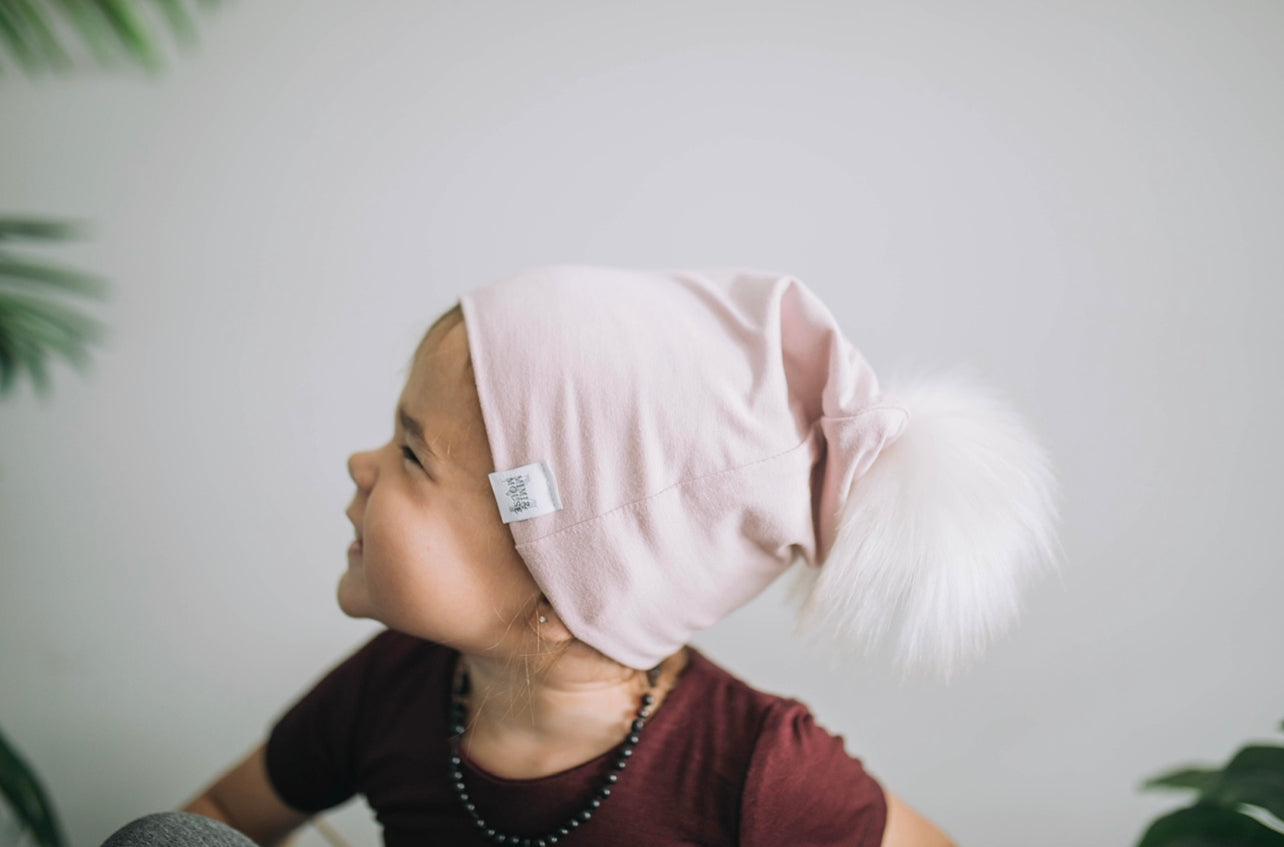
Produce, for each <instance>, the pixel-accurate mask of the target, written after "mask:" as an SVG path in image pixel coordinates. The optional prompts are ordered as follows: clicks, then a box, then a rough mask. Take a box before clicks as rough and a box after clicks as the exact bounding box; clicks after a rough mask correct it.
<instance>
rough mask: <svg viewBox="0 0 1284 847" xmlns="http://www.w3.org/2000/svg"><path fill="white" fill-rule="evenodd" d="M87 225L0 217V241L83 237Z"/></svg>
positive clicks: (74, 222) (42, 219)
mask: <svg viewBox="0 0 1284 847" xmlns="http://www.w3.org/2000/svg"><path fill="white" fill-rule="evenodd" d="M0 2H2V0H0ZM87 231H88V227H87V226H86V225H85V224H84V223H83V222H80V221H65V220H54V219H50V218H0V241H3V240H4V239H6V238H43V239H48V240H65V239H71V238H84V237H85V234H86V233H87Z"/></svg>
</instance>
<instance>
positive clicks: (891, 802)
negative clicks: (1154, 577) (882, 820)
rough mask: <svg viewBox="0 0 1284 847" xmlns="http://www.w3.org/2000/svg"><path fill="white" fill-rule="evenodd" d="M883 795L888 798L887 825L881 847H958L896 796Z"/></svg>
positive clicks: (890, 793)
mask: <svg viewBox="0 0 1284 847" xmlns="http://www.w3.org/2000/svg"><path fill="white" fill-rule="evenodd" d="M883 794H884V795H885V796H886V797H887V825H886V827H884V829H883V840H882V843H881V845H880V847H956V845H955V844H954V842H953V841H951V840H950V838H949V836H948V835H946V834H945V833H943V832H941V831H940V830H939V829H937V828H936V826H935V825H934V824H933V823H932V822H931V821H929V820H928V819H927V818H925V817H923V816H922V815H920V814H919V813H918V812H916V811H914V810H913V809H911V808H910V807H909V806H906V805H905V803H904V802H902V801H901V799H900V798H899V797H897V796H896V795H895V794H893V793H892V792H890V791H884V792H883Z"/></svg>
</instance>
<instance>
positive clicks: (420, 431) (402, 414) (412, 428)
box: [397, 405, 441, 461]
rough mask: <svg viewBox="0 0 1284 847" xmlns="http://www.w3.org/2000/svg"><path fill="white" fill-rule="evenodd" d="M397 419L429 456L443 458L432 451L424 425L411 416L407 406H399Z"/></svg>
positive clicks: (438, 459) (437, 458)
mask: <svg viewBox="0 0 1284 847" xmlns="http://www.w3.org/2000/svg"><path fill="white" fill-rule="evenodd" d="M397 420H399V421H400V422H401V428H402V429H404V430H405V431H406V432H408V433H410V437H411V438H413V439H414V440H415V441H418V442H419V444H420V445H421V446H422V447H423V448H424V452H426V453H427V454H428V455H429V456H432V457H433V458H434V459H436V460H437V461H441V458H440V457H439V456H438V455H437V454H436V453H434V452H433V451H432V448H431V447H429V446H428V439H426V438H424V428H423V425H422V424H420V423H419V421H417V420H415V419H414V418H412V417H410V413H409V412H407V411H406V407H405V406H400V405H399V406H397Z"/></svg>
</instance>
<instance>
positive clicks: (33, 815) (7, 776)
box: [0, 734, 67, 847]
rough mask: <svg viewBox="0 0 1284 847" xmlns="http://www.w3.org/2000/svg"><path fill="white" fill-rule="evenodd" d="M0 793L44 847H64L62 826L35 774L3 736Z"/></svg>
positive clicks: (0, 762) (0, 760)
mask: <svg viewBox="0 0 1284 847" xmlns="http://www.w3.org/2000/svg"><path fill="white" fill-rule="evenodd" d="M0 794H3V795H4V797H5V799H6V800H8V801H9V805H10V806H12V807H13V810H14V812H16V813H17V815H18V820H19V821H20V822H21V823H22V825H23V827H24V828H26V829H29V830H31V834H32V836H33V837H34V838H35V840H36V843H37V844H39V845H41V847H64V845H66V843H67V839H66V838H65V837H64V836H63V832H62V825H61V824H60V823H59V822H58V815H57V813H55V811H54V807H53V803H51V802H50V801H49V796H48V795H47V794H46V793H45V790H44V788H43V787H42V786H41V785H40V781H39V780H38V779H36V774H35V772H34V771H32V770H31V768H30V767H29V766H28V765H27V763H26V762H25V761H24V760H23V758H22V757H21V756H19V755H18V751H17V750H15V749H13V747H11V746H10V745H9V742H8V741H6V740H5V737H4V735H2V734H0Z"/></svg>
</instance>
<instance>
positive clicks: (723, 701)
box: [683, 647, 823, 743]
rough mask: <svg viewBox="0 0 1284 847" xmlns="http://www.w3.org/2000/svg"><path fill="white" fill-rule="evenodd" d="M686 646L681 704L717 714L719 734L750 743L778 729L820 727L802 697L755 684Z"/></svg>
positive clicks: (789, 731) (795, 732) (792, 730)
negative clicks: (776, 692)
mask: <svg viewBox="0 0 1284 847" xmlns="http://www.w3.org/2000/svg"><path fill="white" fill-rule="evenodd" d="M687 650H688V651H689V653H690V662H689V664H688V666H687V669H686V675H687V676H688V677H689V678H688V679H686V680H684V682H685V683H686V685H687V687H688V690H687V692H686V696H685V697H684V698H683V701H684V704H685V705H686V706H687V708H697V709H698V710H699V711H700V712H701V713H703V714H705V715H709V716H715V715H716V721H715V725H716V726H717V728H718V733H719V734H721V735H725V736H727V737H728V738H734V739H736V741H737V742H738V743H744V742H750V743H753V742H755V741H770V736H774V735H778V734H781V733H785V734H793V735H798V734H799V733H806V732H809V731H814V730H819V729H820V727H819V726H817V725H816V724H815V722H814V720H813V719H812V716H811V711H810V709H808V707H807V705H806V704H805V703H803V702H802V701H800V700H797V699H794V698H792V697H786V696H783V695H780V694H773V693H771V692H769V691H764V690H762V689H760V688H756V687H754V686H753V685H750V684H749V683H748V682H745V681H744V680H743V679H741V678H740V677H739V676H736V675H735V674H734V673H732V672H731V671H730V670H728V669H726V668H724V667H722V666H721V665H719V664H718V663H717V662H714V661H713V660H712V659H710V658H709V657H708V656H706V655H704V654H703V653H701V652H700V651H699V650H696V649H695V648H693V647H688V648H687ZM821 731H822V732H823V730H821Z"/></svg>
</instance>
